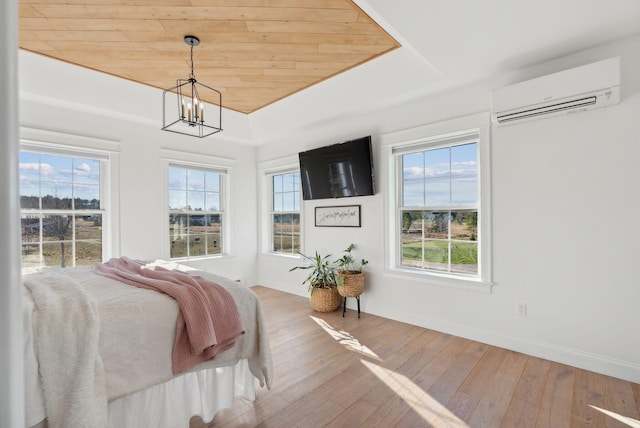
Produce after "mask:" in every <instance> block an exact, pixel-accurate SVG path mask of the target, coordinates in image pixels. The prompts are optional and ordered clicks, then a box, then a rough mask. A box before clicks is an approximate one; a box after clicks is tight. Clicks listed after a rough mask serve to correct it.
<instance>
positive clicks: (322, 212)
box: [315, 205, 361, 227]
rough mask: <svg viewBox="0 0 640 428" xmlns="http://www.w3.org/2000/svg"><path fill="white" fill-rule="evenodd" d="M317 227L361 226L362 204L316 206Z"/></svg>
mask: <svg viewBox="0 0 640 428" xmlns="http://www.w3.org/2000/svg"><path fill="white" fill-rule="evenodd" d="M315 214H316V215H315V226H316V227H360V222H361V219H360V205H340V206H333V207H316V211H315Z"/></svg>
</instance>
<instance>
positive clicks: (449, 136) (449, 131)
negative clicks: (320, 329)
mask: <svg viewBox="0 0 640 428" xmlns="http://www.w3.org/2000/svg"><path fill="white" fill-rule="evenodd" d="M473 135H477V156H478V187H479V194H478V202H477V209H478V225H477V228H478V236H479V239H478V274H477V275H469V274H458V273H455V272H454V273H452V272H442V271H429V270H422V269H415V268H409V267H405V266H402V264H401V257H402V216H401V214H400V212H401V210H402V203H403V201H402V199H401V198H402V186H403V183H402V170H401V162H402V160H401V154H400V153H401V152H403V151H407V152H408V151H419V149H420V148H429V149H430V148H437V147H448V146H451V142H459V141H464V140H465V139H467V138H469V137H470V136H473ZM381 147H382V151H383V158H384V159H386V160H387V162H386V164H385V165H383V171H382V173H383V176H384V177H386V180H385V183H384V184H385V186H386V190H387V191H386V192H385V213H386V218H387V219H386V221H385V229H386V230H385V236H386V243H385V244H386V245H385V249H386V254H385V272H386V274H387V275H388V276H389V277H398V278H403V279H410V280H416V281H419V282H425V281H427V282H428V283H430V284H434V285H442V286H454V287H458V288H463V289H468V290H473V291H486V292H491V287H492V272H491V236H492V235H491V203H490V201H491V199H490V194H491V182H490V161H491V159H490V155H491V141H490V116H489V113H479V114H475V115H471V116H466V117H462V118H457V119H452V120H449V121H445V122H439V123H434V124H428V125H424V126H420V127H416V128H410V129H406V130H402V131H397V132H393V133H389V134H384V135H382V136H381ZM414 149H415V150H414ZM451 208H452V209H458V208H459V209H460V210H463V209H466V208H467V207H466V206H460V207H456V206H451Z"/></svg>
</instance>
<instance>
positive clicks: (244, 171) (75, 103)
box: [20, 51, 257, 283]
mask: <svg viewBox="0 0 640 428" xmlns="http://www.w3.org/2000/svg"><path fill="white" fill-rule="evenodd" d="M45 67H46V69H47V70H48V73H47V75H46V77H45V76H43V75H42V74H41V73H38V72H37V70H39V69H40V70H41V69H43V68H45ZM20 73H21V74H20V75H21V78H22V81H21V85H20V90H21V93H20V100H21V102H20V113H21V118H20V124H21V137H22V138H30V139H35V140H39V141H47V142H56V143H63V144H65V143H66V144H72V143H73V142H76V143H79V144H83V140H86V141H88V142H90V143H91V144H92V147H94V148H104V149H109V150H113V151H116V152H117V153H118V157H119V162H118V163H119V168H118V169H117V171H116V177H115V178H116V180H115V181H116V182H119V187H118V189H116V191H115V199H114V200H113V201H112V203H113V204H117V205H118V207H119V210H116V212H117V217H116V218H115V219H114V220H115V222H116V223H117V224H119V234H118V236H117V237H116V238H115V239H114V241H115V242H116V248H115V249H114V254H113V256H115V257H117V256H121V255H125V256H129V257H133V258H137V259H147V260H153V259H157V258H165V259H166V258H168V257H169V254H168V242H169V238H168V217H166V213H167V210H166V208H165V206H164V204H165V203H166V202H165V201H166V195H165V191H166V190H165V186H164V184H163V183H164V180H165V179H164V176H165V174H164V171H163V161H162V159H163V158H167V157H175V158H183V159H182V160H191V161H196V162H202V163H206V162H208V161H209V160H211V159H212V160H213V162H217V161H219V162H221V164H222V163H223V164H224V166H228V167H229V171H230V173H229V186H230V188H229V190H230V195H231V198H230V206H229V207H227V212H228V213H229V216H228V217H227V218H226V221H229V222H231V223H230V224H231V225H232V227H231V229H230V231H229V232H230V233H229V234H230V236H232V237H233V239H232V242H233V245H232V246H231V248H230V252H229V254H228V256H227V257H221V258H214V259H208V260H199V261H191V262H188V263H186V264H189V265H193V266H195V267H198V268H203V269H211V270H214V271H216V272H217V273H219V274H221V275H224V276H228V277H231V278H238V279H240V278H241V279H245V280H246V281H247V282H248V283H254V282H255V280H256V271H257V270H256V267H255V254H256V251H257V238H256V234H257V226H256V221H255V218H256V214H255V213H256V210H257V205H256V198H255V195H256V188H255V183H256V179H255V174H256V168H255V149H254V148H253V147H252V146H250V145H247V144H244V141H243V138H244V137H243V136H242V135H240V136H238V135H236V134H233V132H231V133H230V134H227V133H225V132H222V133H220V134H217V135H215V136H211V137H208V138H204V139H198V138H193V137H188V136H182V135H179V134H175V133H170V132H165V131H161V130H160V127H161V112H162V92H161V91H159V90H156V89H153V88H149V87H145V86H142V85H138V84H134V83H131V82H126V81H123V80H122V79H117V78H114V77H111V76H107V75H97V76H96V73H95V72H91V71H89V70H84V69H81V68H79V67H75V66H72V65H69V64H65V63H61V62H58V61H52V60H48V59H46V58H43V57H39V56H37V55H33V54H30V53H27V52H22V51H21V52H20ZM89 74H91V75H89ZM96 80H97V81H98V83H96ZM43 82H47V84H45V83H43ZM61 87H63V88H64V90H63V89H61ZM105 95H109V96H105ZM103 97H104V98H103ZM138 113H140V114H138ZM224 117H225V118H227V117H228V118H229V119H230V120H229V122H223V126H230V127H232V128H233V129H238V128H243V129H246V128H247V125H246V124H244V126H240V127H238V126H232V125H234V121H237V120H238V119H237V118H236V117H235V116H234V114H233V113H227V112H225V116H224ZM223 120H224V119H223ZM245 120H246V119H245ZM247 135H248V134H247ZM227 238H228V237H227ZM223 239H224V238H223Z"/></svg>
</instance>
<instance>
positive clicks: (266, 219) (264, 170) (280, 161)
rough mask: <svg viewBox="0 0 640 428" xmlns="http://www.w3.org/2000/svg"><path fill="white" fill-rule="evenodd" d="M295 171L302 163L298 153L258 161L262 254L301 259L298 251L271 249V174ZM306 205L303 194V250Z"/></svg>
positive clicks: (301, 224)
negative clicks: (281, 251)
mask: <svg viewBox="0 0 640 428" xmlns="http://www.w3.org/2000/svg"><path fill="white" fill-rule="evenodd" d="M294 171H295V172H298V173H299V172H300V163H299V160H298V155H297V154H295V155H288V156H284V157H281V158H275V159H270V160H264V161H261V162H258V180H259V185H260V192H259V193H260V198H259V212H260V221H259V235H260V241H259V245H260V254H262V255H265V256H269V257H275V258H277V259H280V260H284V259H287V258H295V259H300V258H301V256H300V255H299V254H296V253H292V254H288V253H275V252H273V251H271V244H272V242H271V239H272V238H271V235H272V229H271V228H272V225H271V223H272V220H271V212H272V203H273V202H272V201H273V194H272V181H271V176H272V175H274V174H282V173H287V172H294ZM301 183H302V182H301ZM301 185H302V184H301ZM300 192H302V189H300ZM301 195H302V193H301ZM304 206H305V204H304V200H303V199H302V196H301V199H300V243H299V245H300V251H301V252H304V230H305V220H304Z"/></svg>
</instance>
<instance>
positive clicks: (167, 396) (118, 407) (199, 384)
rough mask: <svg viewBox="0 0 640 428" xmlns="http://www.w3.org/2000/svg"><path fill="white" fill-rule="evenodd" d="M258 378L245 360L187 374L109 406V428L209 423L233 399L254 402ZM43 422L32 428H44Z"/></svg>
mask: <svg viewBox="0 0 640 428" xmlns="http://www.w3.org/2000/svg"><path fill="white" fill-rule="evenodd" d="M257 382H258V381H257V379H256V378H255V377H254V376H253V375H252V374H251V371H250V370H249V364H248V362H247V360H240V362H238V364H236V365H235V366H228V367H217V368H212V369H206V370H200V371H197V372H189V373H185V374H183V375H180V376H178V377H175V378H173V379H170V380H168V381H166V382H164V383H161V384H160V385H155V386H152V387H150V388H147V389H145V390H143V391H138V392H135V393H133V394H129V395H126V396H124V397H121V398H118V399H117V400H113V401H111V402H110V403H109V428H140V427H155V428H188V427H189V420H190V419H191V417H193V416H200V417H201V418H202V420H203V421H204V422H207V423H208V422H211V420H212V419H213V417H214V416H215V415H216V413H217V412H219V411H220V410H223V409H228V408H230V407H232V406H233V403H234V400H235V398H236V397H242V398H246V399H247V400H250V401H254V400H255V398H256V383H257ZM46 426H47V424H46V420H44V421H42V422H40V423H39V424H36V425H34V427H33V428H45V427H46Z"/></svg>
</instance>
